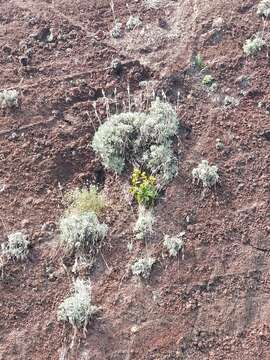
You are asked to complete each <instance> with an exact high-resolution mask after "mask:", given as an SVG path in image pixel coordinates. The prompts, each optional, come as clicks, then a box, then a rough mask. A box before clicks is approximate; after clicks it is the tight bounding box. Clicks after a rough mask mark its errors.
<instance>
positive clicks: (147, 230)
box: [133, 206, 155, 240]
mask: <svg viewBox="0 0 270 360" xmlns="http://www.w3.org/2000/svg"><path fill="white" fill-rule="evenodd" d="M154 221H155V218H154V215H153V213H152V211H150V210H148V209H145V207H144V206H140V207H139V216H138V219H137V221H136V224H135V226H134V229H133V230H134V233H135V237H136V239H138V240H144V239H145V238H146V237H147V236H148V235H151V234H152V233H153V225H154Z"/></svg>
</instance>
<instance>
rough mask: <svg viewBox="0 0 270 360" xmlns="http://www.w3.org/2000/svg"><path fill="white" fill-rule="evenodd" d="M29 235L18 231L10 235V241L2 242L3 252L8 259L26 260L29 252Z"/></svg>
mask: <svg viewBox="0 0 270 360" xmlns="http://www.w3.org/2000/svg"><path fill="white" fill-rule="evenodd" d="M29 244H30V242H29V241H28V240H27V236H26V235H24V234H23V233H22V232H20V231H17V232H15V233H12V234H10V235H8V241H7V242H6V243H4V244H2V254H3V256H4V257H6V258H7V259H14V260H24V259H25V258H26V257H27V256H28V254H29Z"/></svg>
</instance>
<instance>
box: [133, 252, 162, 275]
mask: <svg viewBox="0 0 270 360" xmlns="http://www.w3.org/2000/svg"><path fill="white" fill-rule="evenodd" d="M155 262H156V259H155V258H153V257H145V258H141V259H139V260H137V261H136V262H135V263H134V264H133V265H132V266H131V271H132V274H133V275H137V276H141V277H143V278H144V279H147V278H148V277H149V276H150V273H151V270H152V267H153V265H154V263H155Z"/></svg>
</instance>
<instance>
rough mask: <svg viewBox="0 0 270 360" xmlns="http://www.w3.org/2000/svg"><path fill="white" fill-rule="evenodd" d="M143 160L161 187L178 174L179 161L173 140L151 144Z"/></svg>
mask: <svg viewBox="0 0 270 360" xmlns="http://www.w3.org/2000/svg"><path fill="white" fill-rule="evenodd" d="M143 161H144V163H145V164H147V168H148V169H149V170H150V171H151V173H152V174H153V175H154V176H157V182H158V186H159V187H161V188H162V187H164V186H165V185H166V184H168V183H169V182H170V181H171V180H172V179H173V178H174V177H175V176H176V175H177V174H178V161H177V158H176V157H175V156H174V153H173V150H172V144H171V142H169V141H168V142H166V143H164V144H161V145H151V146H150V149H149V150H148V151H146V152H145V153H144V154H143Z"/></svg>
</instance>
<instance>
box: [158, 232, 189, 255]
mask: <svg viewBox="0 0 270 360" xmlns="http://www.w3.org/2000/svg"><path fill="white" fill-rule="evenodd" d="M184 235H185V231H182V232H181V233H180V234H178V235H176V236H169V235H165V236H164V241H163V245H164V246H165V247H166V248H167V250H168V251H169V255H170V256H176V255H177V254H178V253H179V251H180V250H181V249H182V247H183V245H184V240H183V238H184Z"/></svg>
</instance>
